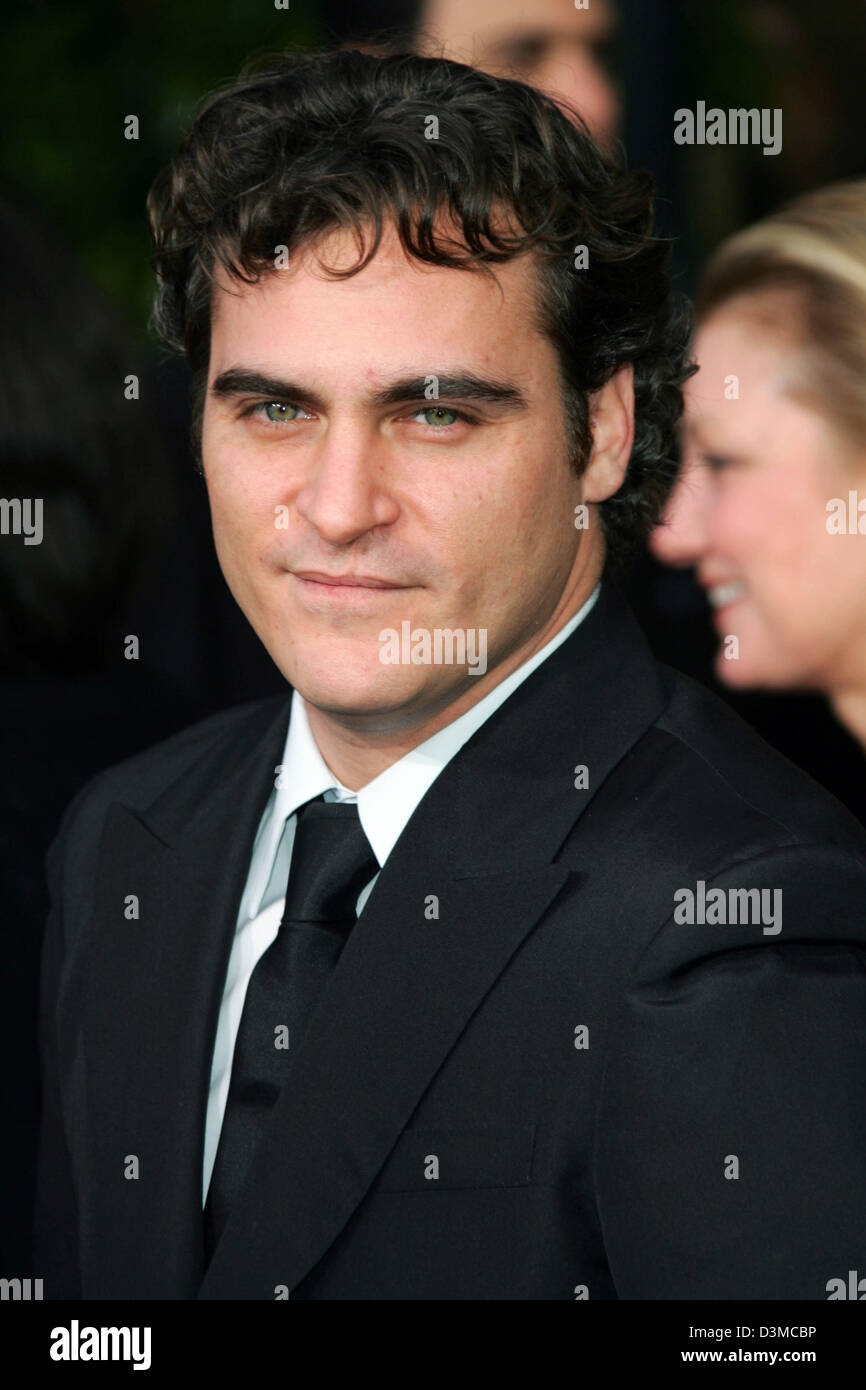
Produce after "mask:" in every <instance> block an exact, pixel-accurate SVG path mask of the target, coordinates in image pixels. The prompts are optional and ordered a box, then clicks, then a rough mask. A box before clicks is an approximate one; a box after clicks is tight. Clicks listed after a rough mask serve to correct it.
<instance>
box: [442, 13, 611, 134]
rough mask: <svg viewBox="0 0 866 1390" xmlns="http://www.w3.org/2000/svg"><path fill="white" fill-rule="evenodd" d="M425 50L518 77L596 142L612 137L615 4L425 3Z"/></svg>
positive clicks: (494, 72) (487, 70)
mask: <svg viewBox="0 0 866 1390" xmlns="http://www.w3.org/2000/svg"><path fill="white" fill-rule="evenodd" d="M420 22H421V27H422V31H423V34H422V49H423V51H424V52H427V53H430V52H433V53H435V52H440V53H441V52H444V53H445V56H446V57H448V58H454V59H456V60H457V61H458V62H461V63H468V64H469V65H470V66H471V67H477V68H481V69H482V70H483V71H485V72H490V73H493V74H494V75H496V76H499V75H507V76H511V77H518V78H520V80H521V81H523V82H527V83H529V85H530V86H532V87H538V88H539V90H540V91H543V92H547V93H548V95H550V96H552V97H554V98H558V99H561V100H565V101H567V102H569V103H570V104H571V105H573V106H575V107H576V108H577V110H578V111H579V112H580V114H581V115H582V116H583V118H584V120H585V121H586V122H587V124H588V126H589V127H590V129H591V130H592V132H593V134H594V135H595V137H596V138H597V139H602V140H603V139H604V138H605V137H606V136H608V135H610V134H613V133H615V131H616V129H617V127H618V125H619V120H620V101H619V96H618V93H617V91H616V88H615V86H614V84H613V82H612V81H611V78H610V76H609V74H608V71H607V66H606V63H605V61H604V57H603V55H604V50H605V48H606V47H607V46H608V45H609V43H610V41H611V39H612V37H613V35H614V33H615V30H616V13H615V7H614V5H613V3H612V0H591V3H590V4H589V5H588V6H587V7H586V9H578V8H577V7H576V6H575V5H573V4H572V3H571V0H426V3H425V5H424V6H423V8H422V13H421V21H420Z"/></svg>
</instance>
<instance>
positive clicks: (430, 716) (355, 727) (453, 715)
mask: <svg viewBox="0 0 866 1390" xmlns="http://www.w3.org/2000/svg"><path fill="white" fill-rule="evenodd" d="M599 571H600V566H599ZM598 578H599V572H597V571H594V572H593V574H592V576H591V577H586V576H585V577H584V582H583V583H582V584H581V585H580V586H579V590H578V592H574V591H570V592H568V593H566V594H563V596H562V598H561V599H560V601H559V603H558V604H557V606H556V609H555V610H554V612H553V613H552V614H551V616H550V618H549V619H548V620H547V622H545V623H543V624H542V626H541V627H540V628H539V630H538V631H537V632H536V633H535V634H534V635H533V636H532V637H531V638H529V639H528V640H526V641H525V642H523V643H522V644H521V645H520V646H518V647H516V648H515V649H514V650H513V651H511V652H510V653H509V654H508V655H506V656H504V657H502V658H501V659H500V660H499V661H497V663H496V664H495V665H494V666H493V667H491V668H490V669H489V670H488V671H487V672H486V673H485V674H484V675H483V676H466V678H465V683H464V684H463V685H461V686H460V687H459V688H458V689H457V690H456V692H455V691H451V692H449V694H447V695H446V696H445V702H444V703H440V704H439V705H436V706H434V707H433V708H432V709H431V708H430V707H427V708H426V709H424V710H423V711H422V712H421V713H420V714H419V715H418V717H417V719H415V720H414V721H410V722H407V723H403V724H401V725H400V726H399V727H397V728H393V727H392V728H387V729H382V728H379V729H371V728H370V727H369V724H368V725H367V726H366V727H365V721H364V719H363V717H361V718H359V717H358V716H352V717H351V718H347V719H341V718H340V717H339V716H337V715H334V714H331V713H326V712H324V711H323V710H320V709H317V708H316V707H315V706H314V705H311V704H308V703H307V702H306V701H305V706H306V711H307V717H308V719H309V721H310V729H311V731H312V734H313V737H314V739H315V740H316V744H317V746H318V749H319V752H320V753H321V755H322V757H323V759H324V760H325V762H326V763H327V765H328V767H329V768H330V770H331V771H332V772H333V773H334V775H335V776H336V777H338V778H339V780H340V781H341V782H342V783H343V785H344V786H346V787H348V788H349V789H350V790H351V791H359V790H360V789H361V787H364V786H366V785H367V783H368V782H371V781H372V780H373V778H374V777H378V776H379V774H380V773H381V772H384V771H385V769H386V768H387V767H390V766H391V764H392V763H395V762H398V761H399V759H400V758H402V757H404V756H405V755H406V754H407V753H409V752H411V750H412V749H413V748H417V747H418V745H419V744H420V743H424V742H426V740H427V739H428V738H432V737H433V735H434V734H437V733H439V731H440V730H441V729H445V728H447V726H448V725H449V724H453V723H454V721H455V719H459V718H460V716H461V715H462V714H465V713H466V711H467V710H470V709H472V707H473V706H474V705H477V704H478V702H479V700H483V699H484V697H485V695H487V694H489V693H490V691H491V690H494V689H495V688H496V686H497V685H499V684H500V682H501V681H503V680H505V678H506V677H507V676H510V675H511V673H512V672H513V671H516V670H517V669H518V667H520V666H522V665H523V664H524V663H525V662H527V661H529V660H530V659H531V658H532V657H533V656H534V655H535V654H536V652H539V651H541V649H542V647H545V646H546V645H547V643H548V642H550V641H551V640H552V638H554V637H555V636H556V634H557V632H559V631H561V629H562V628H563V627H565V625H566V623H567V622H569V621H570V620H571V619H572V618H573V617H574V615H575V613H577V612H579V610H580V609H581V608H582V607H583V605H584V603H586V600H587V599H588V598H589V596H590V594H591V593H592V591H593V589H594V588H595V585H596V583H597V582H598ZM371 722H372V721H371Z"/></svg>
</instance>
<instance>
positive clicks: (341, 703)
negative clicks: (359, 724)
mask: <svg viewBox="0 0 866 1390" xmlns="http://www.w3.org/2000/svg"><path fill="white" fill-rule="evenodd" d="M287 679H288V681H289V684H290V685H292V686H293V687H294V688H295V689H296V690H297V691H298V693H299V694H300V695H302V696H303V698H304V700H306V702H307V704H308V705H312V706H313V707H314V708H315V709H318V710H321V711H322V713H323V714H331V715H335V716H337V717H339V716H341V715H343V716H345V717H347V718H348V717H350V716H353V715H355V716H365V715H381V716H384V717H387V716H399V714H400V712H401V711H402V710H407V707H411V706H412V705H413V704H415V702H416V698H417V696H418V694H419V693H420V690H419V687H418V682H417V676H416V679H415V680H414V681H413V680H412V678H411V674H410V673H409V672H405V671H404V672H400V671H396V672H395V671H394V669H393V668H390V669H389V668H388V667H386V666H383V665H381V664H380V663H379V662H378V661H377V662H376V663H375V665H373V664H367V663H365V664H364V666H363V667H361V668H360V669H352V668H351V667H348V666H343V667H342V669H338V670H336V671H333V670H332V671H323V670H321V669H317V670H311V669H309V668H304V669H301V670H295V671H290V672H288V673H287ZM407 712H408V710H407Z"/></svg>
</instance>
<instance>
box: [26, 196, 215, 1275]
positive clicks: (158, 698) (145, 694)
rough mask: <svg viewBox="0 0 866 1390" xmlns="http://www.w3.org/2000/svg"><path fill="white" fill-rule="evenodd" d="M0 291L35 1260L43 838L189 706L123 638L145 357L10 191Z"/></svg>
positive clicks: (155, 526)
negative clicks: (97, 780)
mask: <svg viewBox="0 0 866 1390" xmlns="http://www.w3.org/2000/svg"><path fill="white" fill-rule="evenodd" d="M0 300H2V304H3V315H2V318H0V494H2V534H0V762H2V767H3V774H4V775H3V791H2V798H0V839H2V847H3V849H2V852H3V873H2V877H0V920H2V922H3V951H2V960H3V979H4V988H3V992H2V999H0V1011H2V1018H3V1030H4V1031H3V1065H2V1069H0V1070H2V1089H0V1129H2V1133H3V1136H4V1138H3V1145H2V1172H0V1191H2V1194H3V1195H2V1208H0V1242H2V1249H0V1258H2V1265H3V1270H4V1273H8V1274H14V1275H16V1276H19V1277H22V1276H23V1277H26V1275H27V1270H28V1267H29V1263H30V1223H31V1209H32V1183H33V1166H34V1154H35V1132H36V1120H37V1113H36V1112H37V1106H38V1072H37V1064H36V986H37V976H38V963H39V952H40V947H41V943H42V931H43V926H44V922H45V918H46V915H47V912H48V895H47V890H46V886H45V880H44V858H45V852H46V850H47V848H48V845H49V843H50V841H51V839H52V838H53V836H54V834H55V832H56V830H57V825H58V822H59V820H60V815H61V813H62V811H63V808H64V806H66V805H67V804H68V802H69V800H70V798H71V797H73V796H74V795H75V793H76V792H77V791H78V790H79V789H80V787H81V786H82V785H83V784H84V782H86V781H87V780H88V779H89V778H90V777H92V776H93V775H94V774H95V773H96V772H98V771H99V770H100V769H101V768H103V767H105V766H107V765H108V764H109V763H113V762H116V761H117V759H118V758H121V757H124V756H126V755H128V754H130V753H133V752H135V751H136V750H137V749H139V748H142V747H145V746H146V745H147V744H149V743H152V742H153V740H154V739H156V738H160V737H163V736H164V735H165V734H167V733H169V732H171V730H173V729H174V728H177V727H179V726H180V725H181V724H183V723H185V722H187V721H188V718H189V710H188V707H187V705H186V704H185V702H184V701H183V700H181V699H180V698H178V696H177V694H176V692H175V691H174V689H173V687H172V686H171V685H170V683H169V682H168V681H167V680H166V678H165V677H164V676H163V675H161V674H158V673H157V672H156V671H154V670H153V669H151V668H150V667H149V664H148V659H147V652H146V651H142V652H140V653H139V656H138V659H127V657H126V655H125V652H127V651H128V652H131V651H132V648H131V647H130V646H129V644H128V643H127V642H126V638H127V637H135V636H136V635H138V634H137V633H136V630H135V629H130V628H129V627H127V626H125V624H124V621H123V617H124V610H125V605H126V604H127V602H128V601H129V600H130V599H131V598H132V597H133V596H134V594H135V592H136V590H137V588H138V586H139V585H140V584H141V583H143V582H144V581H146V579H147V577H148V575H149V573H150V572H151V568H152V564H153V563H154V562H155V560H156V557H157V556H158V554H159V550H158V547H159V541H160V537H161V536H162V535H163V525H164V523H166V522H167V520H168V518H169V516H170V513H171V508H172V504H173V494H172V489H171V487H170V483H169V479H168V477H167V475H166V470H165V467H164V464H163V462H162V456H161V452H160V448H159V441H158V439H157V438H156V437H155V436H154V434H153V433H152V430H151V427H150V424H149V419H148V408H147V406H146V405H145V404H144V403H143V402H142V401H141V400H140V399H139V400H135V399H127V395H128V394H129V393H130V392H133V391H134V390H135V387H134V385H133V383H132V382H131V380H130V378H131V377H132V376H134V375H136V364H135V361H134V359H133V358H132V357H131V355H130V352H129V350H128V349H127V348H126V346H125V344H124V338H123V334H122V332H121V330H120V328H119V326H118V324H117V322H116V321H115V318H114V315H113V314H112V311H111V310H110V308H109V306H108V305H107V303H106V302H105V301H104V300H103V299H102V297H101V296H100V294H99V292H98V291H97V289H96V287H95V286H94V285H93V284H92V282H91V281H90V279H89V278H88V276H87V275H86V274H85V273H84V271H83V270H82V268H81V267H80V265H79V264H78V263H77V261H76V260H75V259H74V257H73V256H72V255H71V254H70V253H69V252H68V251H67V250H66V249H65V247H64V246H63V245H62V243H61V241H60V239H59V238H58V237H57V235H56V234H54V233H53V232H51V231H50V230H49V229H48V228H47V226H46V225H44V223H43V222H42V219H41V218H39V217H38V216H37V215H35V214H33V213H32V211H30V210H26V211H25V210H24V208H23V207H22V206H20V205H19V204H18V202H17V201H16V202H15V203H13V202H11V201H10V200H8V199H6V198H3V199H0ZM37 519H38V525H37V524H36V523H37ZM25 524H29V535H28V534H26V533H25V529H24V526H25Z"/></svg>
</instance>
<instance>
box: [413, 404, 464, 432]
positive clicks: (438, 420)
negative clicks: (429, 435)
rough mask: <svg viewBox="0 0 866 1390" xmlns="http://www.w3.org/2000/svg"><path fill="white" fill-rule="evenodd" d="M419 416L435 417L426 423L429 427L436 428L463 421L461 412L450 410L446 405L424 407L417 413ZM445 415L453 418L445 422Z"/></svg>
mask: <svg viewBox="0 0 866 1390" xmlns="http://www.w3.org/2000/svg"><path fill="white" fill-rule="evenodd" d="M417 414H418V415H427V416H431V417H433V418H431V419H428V420H425V422H424V423H425V424H427V425H433V426H434V427H435V426H437V425H442V426H445V425H453V424H454V423H455V422H456V421H457V420H459V419H461V416H460V413H459V411H457V410H449V409H448V407H447V406H445V405H428V406H424V407H423V409H421V410H419V411H417ZM443 415H444V416H450V417H451V418H450V419H444V420H443V418H442V417H443Z"/></svg>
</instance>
